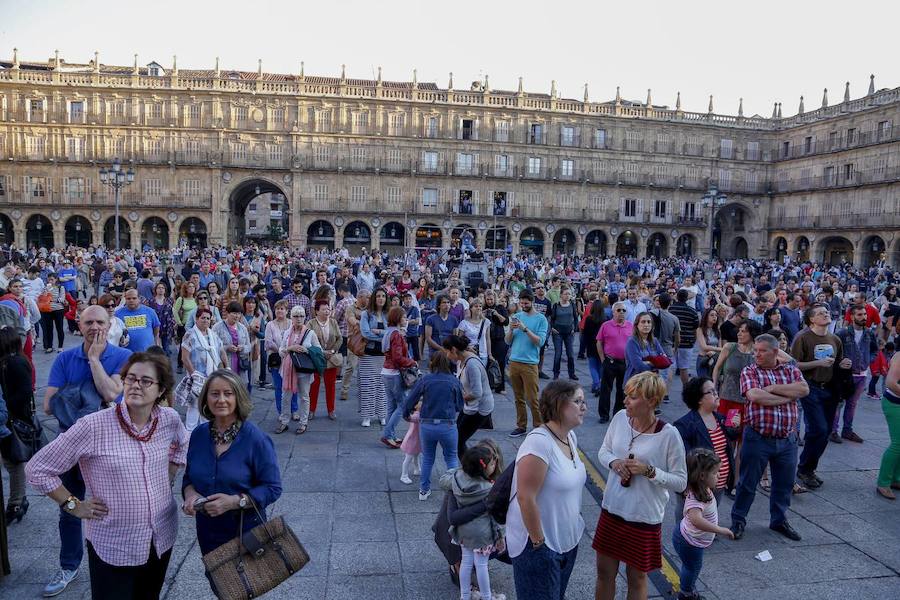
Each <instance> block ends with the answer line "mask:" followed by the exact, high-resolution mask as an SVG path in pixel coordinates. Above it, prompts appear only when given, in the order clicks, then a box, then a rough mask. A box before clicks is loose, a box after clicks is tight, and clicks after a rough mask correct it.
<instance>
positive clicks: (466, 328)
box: [459, 298, 491, 366]
mask: <svg viewBox="0 0 900 600" xmlns="http://www.w3.org/2000/svg"><path fill="white" fill-rule="evenodd" d="M483 309H484V304H483V301H482V300H481V298H473V299H472V300H470V301H469V318H468V319H463V320H462V321H460V322H459V330H460V331H461V332H462V334H463V335H465V336H466V337H467V338H469V340H470V341H471V342H472V344H471V348H472V351H473V352H474V353H475V354H477V355H478V358H479V359H480V360H481V364H483V365H484V366H487V362H488V356H490V355H491V322H490V321H489V320H487V319H485V318H484V313H483Z"/></svg>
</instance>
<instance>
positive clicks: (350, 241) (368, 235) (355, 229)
mask: <svg viewBox="0 0 900 600" xmlns="http://www.w3.org/2000/svg"><path fill="white" fill-rule="evenodd" d="M371 247H372V229H371V228H370V227H369V226H368V225H367V224H366V223H365V222H364V221H352V222H350V223H347V224H346V225H345V226H344V248H347V249H348V250H350V252H351V253H352V252H354V251H360V250H362V249H363V248H371Z"/></svg>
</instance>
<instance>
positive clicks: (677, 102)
mask: <svg viewBox="0 0 900 600" xmlns="http://www.w3.org/2000/svg"><path fill="white" fill-rule="evenodd" d="M675 110H681V92H678V95H677V96H675Z"/></svg>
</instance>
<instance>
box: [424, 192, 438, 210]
mask: <svg viewBox="0 0 900 600" xmlns="http://www.w3.org/2000/svg"><path fill="white" fill-rule="evenodd" d="M437 203H438V191H437V189H436V188H424V189H423V190H422V206H424V207H426V208H434V207H436V206H437Z"/></svg>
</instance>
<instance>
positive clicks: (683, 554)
mask: <svg viewBox="0 0 900 600" xmlns="http://www.w3.org/2000/svg"><path fill="white" fill-rule="evenodd" d="M672 545H673V546H675V552H677V553H678V558H680V559H681V568H680V569H679V570H678V578H679V580H680V582H681V596H690V595H693V594H694V592H696V591H697V590H696V586H697V578H698V577H700V569H702V568H703V550H704V549H703V548H698V547H697V546H692V545H691V544H689V543H688V541H687V540H686V539H684V536H683V535H681V527H680V526H678V527H676V528H675V529H674V530H672Z"/></svg>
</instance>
